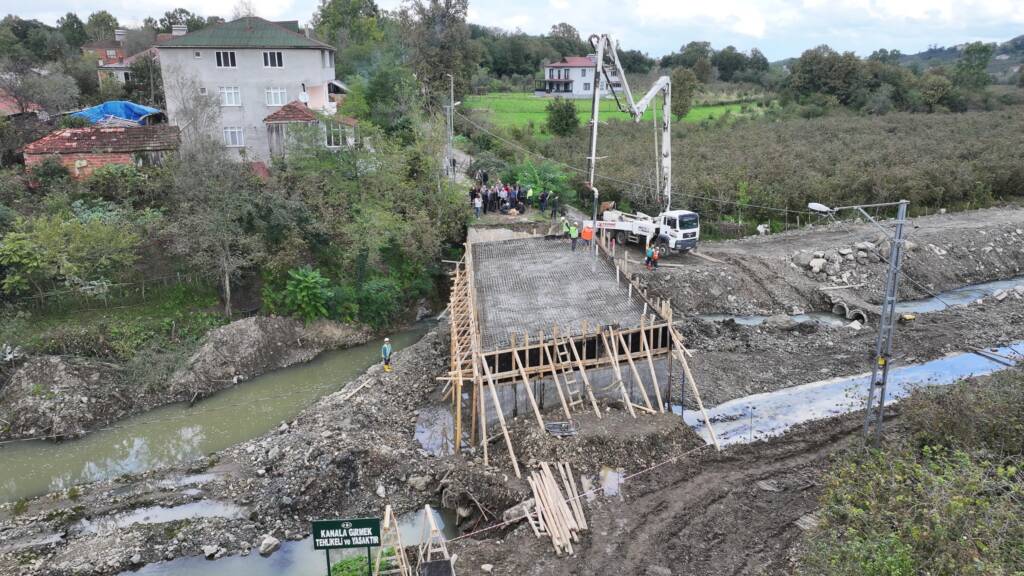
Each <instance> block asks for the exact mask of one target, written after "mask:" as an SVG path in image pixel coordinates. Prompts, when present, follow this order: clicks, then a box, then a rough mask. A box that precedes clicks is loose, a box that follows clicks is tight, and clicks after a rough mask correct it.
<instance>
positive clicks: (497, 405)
mask: <svg viewBox="0 0 1024 576" xmlns="http://www.w3.org/2000/svg"><path fill="white" fill-rule="evenodd" d="M482 366H483V368H484V376H486V377H487V387H488V389H490V391H491V400H493V401H494V412H495V414H497V416H498V424H500V425H501V433H502V434H503V435H504V436H505V446H506V447H507V448H508V456H509V458H510V459H511V460H512V468H513V469H514V470H515V471H516V478H522V477H523V476H522V474H521V473H520V472H519V462H517V461H516V452H515V450H514V449H513V448H512V437H511V436H509V434H508V427H507V426H506V425H505V414H504V413H503V412H502V410H501V401H500V400H499V399H498V391H497V390H495V386H494V381H493V380H491V369H490V368H488V366H487V363H486V362H484V363H483V364H482ZM481 412H482V410H481ZM483 436H484V438H486V437H487V430H486V429H484V433H483ZM485 449H486V445H485ZM485 454H486V452H485Z"/></svg>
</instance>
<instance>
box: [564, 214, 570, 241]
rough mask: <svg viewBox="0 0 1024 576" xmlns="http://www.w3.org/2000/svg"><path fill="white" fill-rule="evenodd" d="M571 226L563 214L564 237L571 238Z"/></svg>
mask: <svg viewBox="0 0 1024 576" xmlns="http://www.w3.org/2000/svg"><path fill="white" fill-rule="evenodd" d="M569 228H571V226H569V221H568V220H566V219H565V216H562V237H563V238H569Z"/></svg>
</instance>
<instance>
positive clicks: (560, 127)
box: [547, 97, 580, 136]
mask: <svg viewBox="0 0 1024 576" xmlns="http://www.w3.org/2000/svg"><path fill="white" fill-rule="evenodd" d="M547 113H548V130H549V131H550V132H551V133H552V134H557V135H558V136H568V135H570V134H573V133H575V132H576V129H577V128H579V125H580V118H579V116H578V115H577V114H576V104H574V103H573V101H572V100H566V99H564V98H559V97H555V99H554V100H552V101H551V102H548V105H547Z"/></svg>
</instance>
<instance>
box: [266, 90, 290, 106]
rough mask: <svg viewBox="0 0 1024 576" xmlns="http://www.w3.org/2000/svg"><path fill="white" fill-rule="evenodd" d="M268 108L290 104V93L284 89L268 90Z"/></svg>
mask: <svg viewBox="0 0 1024 576" xmlns="http://www.w3.org/2000/svg"><path fill="white" fill-rule="evenodd" d="M266 95H267V106H284V105H285V104H286V103H287V102H288V91H287V90H285V89H284V88H267V91H266Z"/></svg>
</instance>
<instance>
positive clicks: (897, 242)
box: [864, 200, 909, 448]
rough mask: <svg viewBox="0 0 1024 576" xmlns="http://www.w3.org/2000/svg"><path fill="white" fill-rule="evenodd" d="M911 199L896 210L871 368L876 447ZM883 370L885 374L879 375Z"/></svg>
mask: <svg viewBox="0 0 1024 576" xmlns="http://www.w3.org/2000/svg"><path fill="white" fill-rule="evenodd" d="M908 203H909V202H907V201H906V200H900V202H899V208H898V211H897V213H896V232H895V234H894V236H893V240H892V244H891V245H890V246H889V271H888V273H887V274H886V277H885V300H883V301H882V310H881V312H882V314H881V319H880V325H879V329H878V341H877V343H876V344H875V364H874V366H873V367H872V368H871V387H870V388H869V389H868V405H867V413H866V414H865V416H864V438H865V439H867V438H868V435H869V434H870V432H871V422H872V420H874V422H875V447H876V448H877V447H878V446H879V445H880V444H881V442H882V419H883V418H884V417H885V387H886V384H888V382H889V360H890V358H891V357H892V338H893V333H894V332H895V331H896V290H897V288H898V286H899V280H900V267H901V266H902V264H903V262H902V260H903V244H904V239H903V224H904V223H905V222H906V219H907V204H908ZM879 372H881V374H879ZM876 387H877V388H878V408H877V410H876V409H875V408H874V406H873V404H874V399H875V388H876Z"/></svg>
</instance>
